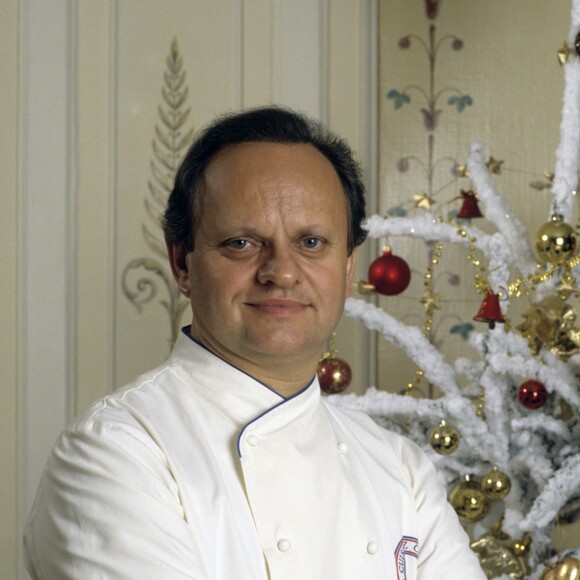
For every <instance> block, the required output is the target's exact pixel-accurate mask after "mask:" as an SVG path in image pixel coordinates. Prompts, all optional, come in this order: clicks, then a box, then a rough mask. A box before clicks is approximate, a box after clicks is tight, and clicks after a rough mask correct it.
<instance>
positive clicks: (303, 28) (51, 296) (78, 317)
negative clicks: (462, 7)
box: [0, 0, 377, 578]
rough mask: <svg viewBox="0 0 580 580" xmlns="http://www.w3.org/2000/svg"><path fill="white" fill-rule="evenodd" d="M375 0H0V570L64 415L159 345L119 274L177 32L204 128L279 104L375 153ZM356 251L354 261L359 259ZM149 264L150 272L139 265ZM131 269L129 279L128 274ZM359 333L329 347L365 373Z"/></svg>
mask: <svg viewBox="0 0 580 580" xmlns="http://www.w3.org/2000/svg"><path fill="white" fill-rule="evenodd" d="M376 8H377V7H376V3H375V2H374V1H373V0H339V1H334V0H333V1H332V2H330V1H329V0H315V1H312V0H296V1H293V2H286V1H285V0H272V1H270V0H243V1H238V0H220V1H218V2H207V1H205V0H170V1H167V2H158V1H157V0H116V1H115V0H108V1H106V0H103V1H101V0H76V1H71V0H51V2H50V3H47V2H44V1H43V0H6V1H4V2H1V3H0V32H1V34H0V48H1V50H0V70H1V73H2V83H0V96H1V102H2V107H1V108H0V116H1V120H2V122H1V126H2V131H1V133H0V148H1V152H2V154H1V155H0V164H1V166H0V183H1V185H2V202H3V203H2V212H0V216H1V218H0V219H1V220H2V223H1V225H2V227H1V230H0V231H1V235H2V245H1V249H0V252H1V253H2V254H1V264H2V285H0V300H1V302H0V303H1V304H2V313H3V317H2V322H3V324H2V326H1V328H0V345H1V348H0V352H1V357H2V365H1V366H0V369H1V370H0V372H1V373H2V376H1V378H2V385H3V386H2V390H1V391H0V433H1V434H2V441H3V445H2V448H1V451H0V466H1V467H2V477H1V478H0V577H1V578H17V577H21V578H24V577H25V574H24V572H23V570H22V566H21V563H20V560H21V554H20V539H19V538H20V534H21V527H22V523H23V521H24V518H25V516H26V514H27V513H28V510H29V509H30V505H31V502H32V499H33V496H34V490H35V489H36V486H37V483H38V479H39V477H40V473H41V471H42V467H43V464H44V462H45V460H46V456H47V453H48V451H49V449H50V447H51V446H52V444H53V442H54V439H55V438H56V436H57V434H58V433H59V432H60V431H61V429H62V428H63V427H64V425H65V424H66V422H67V421H69V420H70V418H71V417H72V416H73V415H75V414H76V413H78V412H80V411H81V410H82V409H84V408H85V407H86V406H87V405H88V404H89V403H90V402H91V401H92V400H94V399H95V398H97V397H100V396H102V395H104V394H106V393H108V392H110V391H111V390H112V389H113V388H114V387H116V386H119V385H121V384H123V383H124V382H125V381H127V380H129V379H131V378H132V377H134V376H135V374H136V373H139V372H141V371H144V370H146V369H149V368H151V367H152V366H153V365H156V364H157V363H158V362H160V361H161V360H162V359H163V358H164V357H165V356H166V354H167V352H168V349H169V340H170V336H171V329H170V325H169V319H168V317H167V315H166V313H165V311H164V309H163V307H162V306H161V305H160V304H159V303H157V301H156V300H157V299H158V298H161V299H162V298H164V297H165V296H164V295H163V293H162V292H163V283H162V282H161V278H159V277H158V276H155V274H153V275H152V279H154V280H155V281H156V282H157V283H158V284H159V287H160V290H161V293H160V294H159V295H158V297H157V298H156V299H154V300H153V301H152V302H151V303H148V304H145V305H144V306H143V308H142V311H141V312H139V311H138V309H137V308H136V307H135V306H134V305H133V304H132V303H131V302H130V301H129V300H128V299H127V297H126V295H125V294H124V292H123V289H122V276H123V271H124V270H125V268H126V266H127V265H128V264H129V263H130V262H131V260H134V259H136V258H148V259H155V260H158V261H159V264H160V265H161V266H163V260H162V259H161V258H160V257H159V256H156V255H155V253H154V252H152V250H151V248H150V247H149V246H148V245H147V243H146V241H145V238H144V236H143V226H144V225H145V226H147V227H148V228H149V229H150V230H151V231H152V232H153V233H154V234H155V235H157V230H156V229H155V226H154V225H153V223H152V221H151V218H150V216H149V215H148V213H147V210H146V208H145V200H149V201H151V195H150V193H149V190H148V182H149V181H150V180H151V179H152V173H151V167H150V163H151V160H152V158H153V151H152V142H153V141H154V139H155V125H156V124H159V122H160V121H159V116H158V107H159V105H160V104H161V89H162V87H163V84H164V80H163V79H164V77H163V75H164V73H165V70H166V59H167V56H168V54H169V50H170V46H171V42H172V40H173V38H176V39H177V41H178V43H179V50H180V53H181V55H182V57H183V67H184V70H185V71H186V74H187V81H186V82H187V85H188V87H189V95H188V106H190V107H191V109H192V111H191V114H190V117H189V121H188V127H192V128H194V129H199V128H200V127H202V126H203V125H204V124H205V123H207V122H208V121H209V120H210V119H211V118H212V117H213V116H214V115H216V114H217V113H220V112H223V111H224V110H229V109H238V108H240V107H246V106H253V105H259V104H266V103H271V102H280V103H285V104H289V105H291V106H294V107H296V108H299V109H302V110H304V111H306V112H308V113H310V114H312V115H313V116H315V117H318V118H319V119H321V120H323V121H325V122H327V123H328V124H330V125H331V126H333V127H334V128H335V129H337V130H338V131H339V132H340V133H341V134H342V135H344V136H345V137H346V138H347V139H349V140H350V141H351V143H352V144H353V146H354V147H355V149H356V150H357V151H359V152H360V156H361V158H362V160H363V162H364V164H365V166H366V169H367V171H368V173H369V174H371V173H372V172H371V171H370V169H369V167H370V166H371V155H372V146H371V139H372V134H373V130H372V128H373V127H374V125H375V122H374V121H373V119H372V103H373V98H374V95H373V87H374V86H375V84H374V71H373V66H374V62H375V60H374V59H375V52H376V49H375V48H373V42H375V41H376V35H375V33H374V29H375V27H376V18H375V17H374V16H373V15H374V13H375V12H376ZM363 261H364V259H363ZM142 273H148V274H151V272H142ZM135 280H136V279H133V281H135ZM367 342H368V339H367V338H366V333H365V332H364V331H363V330H362V329H361V328H360V325H358V324H357V323H355V322H352V321H345V322H344V323H341V328H340V330H339V336H338V344H339V348H340V351H341V355H342V356H344V357H345V358H348V360H349V362H350V363H351V365H352V366H353V370H354V372H355V377H356V379H355V383H356V386H354V387H353V388H354V389H358V390H359V391H360V390H362V389H363V388H364V386H365V385H366V384H367V383H368V382H369V378H368V369H369V365H368V362H367V361H368V352H369V349H368V346H367Z"/></svg>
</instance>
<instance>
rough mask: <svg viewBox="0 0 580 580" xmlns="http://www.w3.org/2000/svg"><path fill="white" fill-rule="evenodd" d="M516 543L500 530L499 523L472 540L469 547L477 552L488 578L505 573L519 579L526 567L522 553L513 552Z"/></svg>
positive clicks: (523, 574) (525, 572) (524, 572)
mask: <svg viewBox="0 0 580 580" xmlns="http://www.w3.org/2000/svg"><path fill="white" fill-rule="evenodd" d="M516 543H517V542H514V541H513V540H512V539H511V538H510V537H509V536H508V535H507V534H505V533H504V532H502V531H501V524H496V525H494V526H492V528H491V532H490V533H487V534H485V535H483V536H481V538H479V539H478V540H475V541H474V542H472V543H471V549H472V550H473V551H474V552H475V553H476V554H477V557H478V558H479V563H480V564H481V568H482V570H483V571H484V572H485V575H486V576H487V577H488V578H497V577H499V576H502V575H504V574H507V575H508V576H509V577H510V578H514V579H521V578H524V577H525V575H526V574H527V572H528V567H527V564H526V561H525V559H524V558H523V555H522V554H517V553H515V552H514V545H515V544H516ZM528 545H529V542H528Z"/></svg>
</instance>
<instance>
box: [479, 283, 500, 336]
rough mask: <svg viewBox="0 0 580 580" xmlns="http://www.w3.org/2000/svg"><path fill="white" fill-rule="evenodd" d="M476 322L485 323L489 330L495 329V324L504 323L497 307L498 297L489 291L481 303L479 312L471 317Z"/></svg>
mask: <svg viewBox="0 0 580 580" xmlns="http://www.w3.org/2000/svg"><path fill="white" fill-rule="evenodd" d="M473 320H476V321H477V322H487V323H488V324H489V327H490V328H494V327H495V323H496V322H499V323H504V322H505V318H504V317H503V314H502V312H501V308H500V306H499V296H498V295H497V294H495V293H494V292H492V291H491V290H489V291H488V292H487V294H486V296H485V298H484V299H483V302H482V303H481V306H480V308H479V312H478V313H477V314H476V315H475V316H474V317H473Z"/></svg>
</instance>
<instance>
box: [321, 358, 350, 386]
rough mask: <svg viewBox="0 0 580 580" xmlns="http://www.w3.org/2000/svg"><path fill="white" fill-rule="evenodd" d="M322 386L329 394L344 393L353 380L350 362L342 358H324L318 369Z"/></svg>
mask: <svg viewBox="0 0 580 580" xmlns="http://www.w3.org/2000/svg"><path fill="white" fill-rule="evenodd" d="M316 372H317V374H318V382H319V383H320V388H321V389H322V390H323V391H324V392H325V393H328V394H329V395H335V394H336V393H342V391H344V390H345V389H346V388H347V387H348V385H350V381H351V380H352V371H351V370H350V366H349V365H348V363H347V362H346V361H344V360H342V359H341V358H334V357H329V358H323V359H322V360H321V361H320V362H319V363H318V368H317V369H316Z"/></svg>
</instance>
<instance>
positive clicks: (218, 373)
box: [168, 327, 320, 430]
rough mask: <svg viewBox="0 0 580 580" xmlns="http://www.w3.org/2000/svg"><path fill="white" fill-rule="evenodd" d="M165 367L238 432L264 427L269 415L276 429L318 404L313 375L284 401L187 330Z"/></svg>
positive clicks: (180, 334)
mask: <svg viewBox="0 0 580 580" xmlns="http://www.w3.org/2000/svg"><path fill="white" fill-rule="evenodd" d="M168 363H169V365H170V366H171V367H172V369H173V371H174V372H176V373H177V374H178V375H180V378H181V380H182V381H184V382H186V383H187V384H189V385H191V386H192V387H193V388H195V389H196V391H197V392H198V393H199V394H200V395H201V396H203V397H204V398H205V399H206V400H207V401H208V402H210V403H212V405H213V406H215V407H216V408H217V409H218V410H219V411H220V413H221V414H222V415H225V416H226V417H228V418H229V419H231V420H232V421H233V422H234V423H235V424H236V425H237V427H238V428H239V429H241V430H242V429H243V428H244V427H245V426H246V425H247V424H249V423H254V422H255V421H260V423H261V424H264V423H267V421H262V418H265V417H266V415H270V413H272V416H275V417H276V418H277V421H276V424H277V425H278V427H280V426H282V425H283V424H286V423H290V422H292V421H293V420H294V418H295V415H296V414H297V413H299V414H300V413H302V412H303V411H304V410H305V409H306V408H308V407H312V406H316V405H317V404H318V402H319V400H320V387H319V384H318V377H317V376H316V375H314V377H313V379H312V381H311V382H310V383H309V384H308V385H306V386H305V388H304V389H303V390H301V391H299V392H298V393H296V394H295V395H293V396H292V397H290V398H288V399H285V398H284V397H282V395H279V394H278V393H276V391H274V390H272V389H271V388H270V387H268V386H267V385H265V384H263V383H261V382H260V381H258V380H256V379H255V378H253V377H252V376H250V375H248V374H246V373H245V372H243V371H241V370H240V369H238V368H237V367H235V366H233V365H232V364H230V363H229V362H227V361H225V360H223V359H221V358H220V357H218V356H216V355H215V354H214V353H213V352H211V351H210V350H208V349H207V348H206V347H205V346H203V345H202V344H201V343H199V342H197V341H196V340H194V339H193V338H191V336H190V335H189V327H185V328H183V329H182V331H181V332H180V333H179V336H178V338H177V342H176V343H175V346H174V348H173V351H172V353H171V355H170V358H169V361H168ZM286 411H288V412H286Z"/></svg>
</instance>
